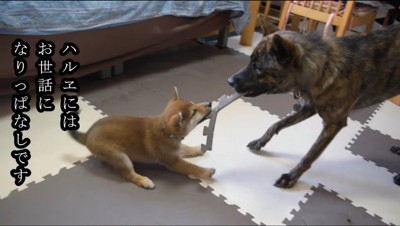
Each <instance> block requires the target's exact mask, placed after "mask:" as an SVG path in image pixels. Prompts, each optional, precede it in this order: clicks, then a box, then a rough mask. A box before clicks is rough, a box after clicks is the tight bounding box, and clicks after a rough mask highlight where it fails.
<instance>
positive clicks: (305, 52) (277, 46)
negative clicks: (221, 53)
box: [228, 21, 400, 188]
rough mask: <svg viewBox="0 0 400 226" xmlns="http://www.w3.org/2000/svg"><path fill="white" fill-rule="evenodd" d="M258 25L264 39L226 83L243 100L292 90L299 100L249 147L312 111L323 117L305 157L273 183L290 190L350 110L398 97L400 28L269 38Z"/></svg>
mask: <svg viewBox="0 0 400 226" xmlns="http://www.w3.org/2000/svg"><path fill="white" fill-rule="evenodd" d="M260 23H261V24H262V28H263V31H264V35H265V37H264V38H263V39H262V41H261V42H260V43H259V44H258V45H257V47H256V48H255V49H254V51H253V53H252V55H251V57H250V63H249V64H248V65H247V66H246V67H244V68H243V69H241V70H240V71H238V72H237V73H236V74H235V75H233V76H232V77H230V78H229V79H228V83H229V84H230V85H231V86H232V87H234V89H235V90H236V91H237V92H239V93H243V94H244V96H247V97H255V96H258V95H260V94H264V93H265V94H278V93H288V92H293V93H302V98H303V99H304V101H303V103H302V106H301V108H300V110H299V111H297V112H293V113H292V114H291V115H289V116H288V117H286V118H284V119H282V120H280V121H278V122H277V123H275V124H274V125H272V126H271V127H270V128H269V129H268V130H267V132H266V133H265V134H264V135H263V136H262V137H261V138H259V139H257V140H254V141H252V142H250V143H249V144H248V147H249V148H250V149H252V150H260V149H261V148H262V147H264V146H265V145H266V143H267V142H268V141H269V140H270V139H271V138H272V137H273V136H274V135H275V134H278V133H279V131H280V130H282V129H284V128H286V127H289V126H292V125H294V124H296V123H298V122H301V121H303V120H305V119H307V118H309V117H311V116H313V115H314V114H316V113H317V114H318V115H319V116H320V117H321V118H322V119H323V130H322V132H321V133H320V135H319V137H318V138H317V140H316V141H315V143H314V144H313V145H312V147H311V148H310V149H309V151H308V153H307V154H306V155H305V156H304V157H303V159H302V160H301V161H300V162H299V163H298V165H297V166H295V167H294V168H293V169H292V170H291V171H290V172H288V173H286V174H283V175H282V176H281V177H280V178H279V179H278V180H277V181H276V183H275V186H277V187H283V188H290V187H293V186H294V185H295V183H296V182H297V181H298V179H299V178H300V177H301V175H302V174H303V173H304V172H305V171H306V170H308V169H309V168H310V167H311V164H312V163H313V162H314V161H315V160H316V159H317V158H318V156H319V155H320V154H321V153H322V152H323V150H324V149H325V148H326V147H327V146H328V145H329V143H330V142H331V141H332V140H333V138H334V137H335V136H336V134H337V133H338V132H339V131H340V130H341V129H342V128H343V127H345V126H346V125H347V117H348V115H349V112H350V111H351V110H353V109H358V108H363V107H367V106H370V105H373V104H376V103H379V102H381V101H384V100H387V99H388V98H390V97H393V96H395V95H397V94H399V93H400V25H392V26H389V27H387V28H386V29H382V30H379V31H374V32H371V33H369V34H359V35H352V36H346V37H342V38H335V37H322V36H321V35H320V34H319V33H310V34H299V33H297V32H293V31H274V33H272V34H268V29H270V28H271V26H269V27H268V26H267V25H266V24H265V22H264V21H260Z"/></svg>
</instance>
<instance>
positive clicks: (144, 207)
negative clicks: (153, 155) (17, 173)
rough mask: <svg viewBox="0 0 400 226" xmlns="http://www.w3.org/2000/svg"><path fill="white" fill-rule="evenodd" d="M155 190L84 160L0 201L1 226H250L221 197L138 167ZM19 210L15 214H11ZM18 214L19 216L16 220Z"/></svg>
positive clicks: (178, 177)
mask: <svg viewBox="0 0 400 226" xmlns="http://www.w3.org/2000/svg"><path fill="white" fill-rule="evenodd" d="M136 169H137V171H138V172H141V173H142V174H144V175H146V176H148V177H150V178H152V179H153V181H154V182H155V184H156V186H157V189H155V190H152V191H148V190H145V189H142V188H139V187H137V186H135V185H133V184H131V183H128V182H125V181H124V180H122V179H120V177H118V175H116V174H115V173H113V172H112V171H111V170H110V169H109V168H108V167H106V166H104V163H102V162H101V161H99V160H97V159H94V158H89V160H88V161H85V162H84V163H78V164H77V165H76V166H75V167H73V168H71V169H68V170H65V169H64V170H61V172H60V173H59V174H58V175H57V176H48V177H46V178H45V181H43V182H41V183H38V184H34V183H33V184H29V185H28V187H29V188H28V189H26V190H23V191H20V192H14V193H11V194H10V196H9V197H7V198H5V199H3V200H1V205H0V219H1V220H0V222H1V224H5V225H35V224H40V225H60V224H68V225H82V224H94V225H115V224H123V225H132V224H134V225H190V224H195V225H228V224H235V225H254V223H253V222H252V221H251V216H249V215H246V216H245V215H242V214H240V213H239V212H237V210H236V209H237V207H236V206H233V205H232V206H229V205H226V203H225V202H224V201H223V198H222V197H220V198H216V197H215V196H214V195H213V194H212V193H211V192H210V191H209V189H206V188H204V187H202V186H200V185H199V184H198V183H196V182H194V181H190V180H193V179H190V178H188V177H186V176H182V175H179V174H176V173H172V172H169V171H167V170H165V169H160V167H158V166H144V165H142V166H139V167H136ZM16 210H18V211H16ZM17 216H19V217H17Z"/></svg>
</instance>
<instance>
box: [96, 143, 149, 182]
mask: <svg viewBox="0 0 400 226" xmlns="http://www.w3.org/2000/svg"><path fill="white" fill-rule="evenodd" d="M97 150H99V149H97ZM95 155H96V156H97V157H99V158H100V159H102V160H104V161H105V162H107V163H108V164H109V165H111V166H112V167H113V168H114V169H115V170H117V171H118V172H119V173H120V174H121V176H122V177H124V178H125V179H126V180H128V181H131V182H133V183H134V184H136V185H138V186H140V187H143V188H146V189H154V188H155V186H154V183H153V181H151V180H150V179H149V178H148V177H145V176H142V175H140V174H138V173H136V172H135V169H134V168H133V163H132V161H131V159H130V158H129V156H128V155H127V154H125V153H123V152H120V151H106V152H98V151H97V153H96V154H95Z"/></svg>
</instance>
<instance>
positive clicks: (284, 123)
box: [247, 106, 316, 151]
mask: <svg viewBox="0 0 400 226" xmlns="http://www.w3.org/2000/svg"><path fill="white" fill-rule="evenodd" d="M315 113H316V112H315V110H314V109H313V108H311V107H309V106H303V108H302V109H300V111H298V112H294V113H293V114H291V115H289V116H287V117H286V118H284V119H282V120H280V121H278V122H276V123H275V124H273V125H272V126H271V127H269V129H268V130H267V132H265V133H264V135H263V136H262V137H261V138H259V139H257V140H254V141H252V142H250V143H249V144H248V145H247V147H248V148H250V149H251V150H255V151H259V150H260V149H261V148H262V147H264V146H265V145H266V144H267V142H268V141H270V140H271V138H272V137H273V136H274V135H275V134H278V133H279V131H281V130H282V129H284V128H286V127H289V126H292V125H294V124H296V123H299V122H301V121H303V120H305V119H307V118H309V117H311V116H313V115H314V114H315Z"/></svg>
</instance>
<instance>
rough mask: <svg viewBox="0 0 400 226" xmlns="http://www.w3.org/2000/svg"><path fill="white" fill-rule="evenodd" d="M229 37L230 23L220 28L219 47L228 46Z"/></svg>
mask: <svg viewBox="0 0 400 226" xmlns="http://www.w3.org/2000/svg"><path fill="white" fill-rule="evenodd" d="M228 37H229V25H226V26H224V27H223V28H221V29H220V30H219V33H218V43H217V47H218V48H221V49H223V48H226V47H227V46H228Z"/></svg>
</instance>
